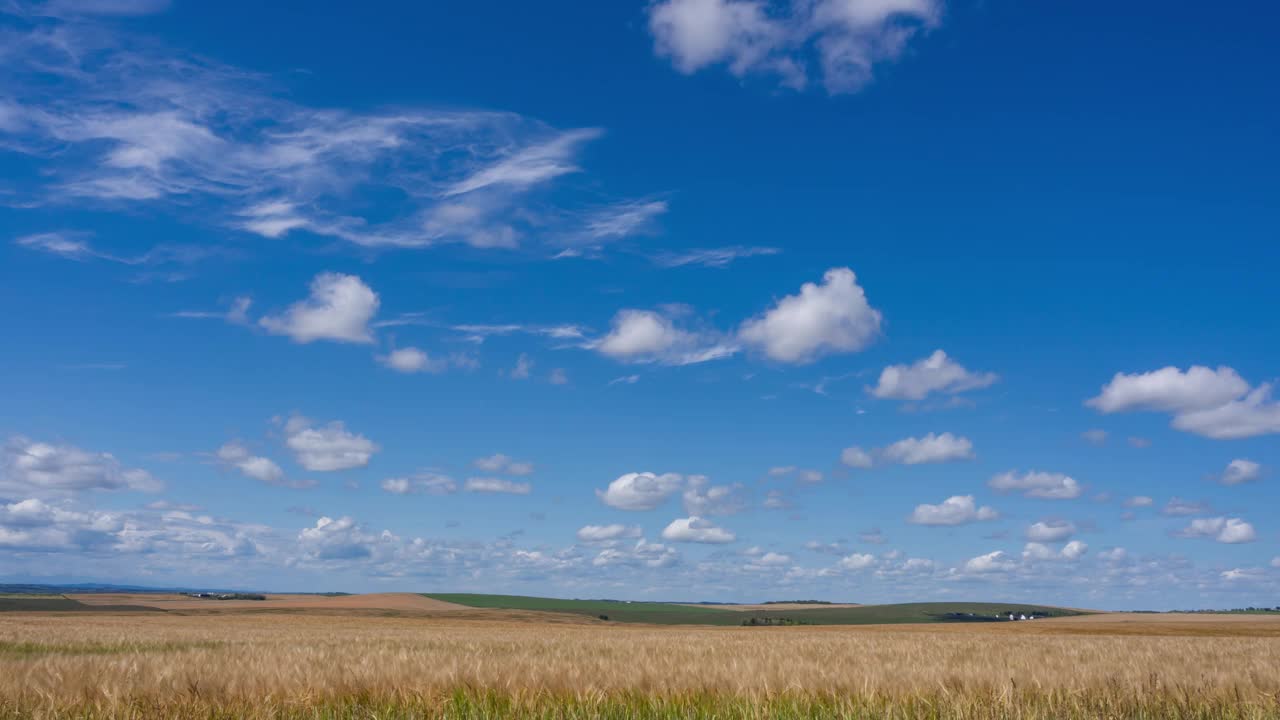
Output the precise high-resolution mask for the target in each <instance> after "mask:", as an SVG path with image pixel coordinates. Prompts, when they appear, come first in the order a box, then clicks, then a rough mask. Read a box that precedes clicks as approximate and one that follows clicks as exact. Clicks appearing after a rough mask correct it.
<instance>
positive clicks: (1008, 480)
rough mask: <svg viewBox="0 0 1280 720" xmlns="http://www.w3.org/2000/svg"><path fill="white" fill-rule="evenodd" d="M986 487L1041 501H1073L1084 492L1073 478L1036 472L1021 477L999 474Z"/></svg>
mask: <svg viewBox="0 0 1280 720" xmlns="http://www.w3.org/2000/svg"><path fill="white" fill-rule="evenodd" d="M987 486H988V487H990V488H991V489H992V490H995V491H997V492H1001V493H1009V492H1020V493H1022V494H1023V495H1024V496H1025V497H1029V498H1039V499H1041V500H1074V499H1075V498H1078V497H1080V495H1081V493H1083V492H1084V488H1082V487H1081V486H1080V483H1078V482H1076V480H1075V478H1072V477H1070V476H1068V475H1063V474H1062V473H1049V472H1036V471H1032V472H1027V473H1023V474H1021V475H1019V474H1018V473H1016V472H1013V471H1010V472H1006V473H1001V474H999V475H996V476H995V477H993V478H991V479H990V480H989V481H987Z"/></svg>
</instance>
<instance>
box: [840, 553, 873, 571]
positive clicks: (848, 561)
mask: <svg viewBox="0 0 1280 720" xmlns="http://www.w3.org/2000/svg"><path fill="white" fill-rule="evenodd" d="M875 564H876V557H875V556H874V555H868V554H866V553H853V554H852V555H846V556H845V557H842V558H840V560H839V562H837V563H836V567H838V568H839V569H841V570H855V571H856V570H866V569H867V568H869V567H873V566H875Z"/></svg>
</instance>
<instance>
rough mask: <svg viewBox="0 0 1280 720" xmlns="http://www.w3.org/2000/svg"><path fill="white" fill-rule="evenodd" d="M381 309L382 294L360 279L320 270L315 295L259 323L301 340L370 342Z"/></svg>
mask: <svg viewBox="0 0 1280 720" xmlns="http://www.w3.org/2000/svg"><path fill="white" fill-rule="evenodd" d="M377 312H378V294H377V293H375V292H374V291H373V290H371V289H370V288H369V286H368V285H365V284H364V282H363V281H362V280H361V279H360V278H358V277H356V276H355V275H343V274H341V273H320V274H319V275H316V276H315V278H314V279H313V280H312V281H311V295H310V296H309V297H308V298H307V299H305V300H301V301H299V302H296V303H294V304H293V305H290V306H289V309H288V310H286V311H285V312H284V313H283V314H281V315H275V316H267V317H264V318H262V319H261V320H259V321H258V323H259V324H260V325H261V326H262V327H264V328H266V330H267V331H268V332H271V333H275V334H277V335H288V336H289V337H290V338H291V339H293V341H294V342H298V343H309V342H314V341H316V340H333V341H336V342H351V343H370V342H373V333H372V331H371V330H370V329H369V321H371V320H372V319H373V316H374V315H375V314H376V313H377ZM393 354H394V353H393ZM397 369H399V368H397Z"/></svg>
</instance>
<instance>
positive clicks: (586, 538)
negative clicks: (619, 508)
mask: <svg viewBox="0 0 1280 720" xmlns="http://www.w3.org/2000/svg"><path fill="white" fill-rule="evenodd" d="M638 537H640V527H639V526H637V525H622V524H620V523H614V524H612V525H584V526H582V527H581V528H579V529H578V539H579V540H581V541H582V542H586V543H598V542H609V541H611V540H621V539H623V538H638Z"/></svg>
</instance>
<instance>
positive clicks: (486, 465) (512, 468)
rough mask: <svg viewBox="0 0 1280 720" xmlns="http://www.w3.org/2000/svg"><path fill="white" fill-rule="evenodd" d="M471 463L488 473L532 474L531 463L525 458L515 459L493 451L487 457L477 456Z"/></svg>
mask: <svg viewBox="0 0 1280 720" xmlns="http://www.w3.org/2000/svg"><path fill="white" fill-rule="evenodd" d="M472 464H474V465H475V466H476V467H477V468H479V469H481V470H483V471H485V472H490V473H505V474H507V475H531V474H533V463H531V462H529V461H527V460H516V459H514V458H511V457H508V456H506V455H503V454H502V453H494V454H493V455H490V456H489V457H483V458H478V459H477V460H475V461H474V462H473V463H472Z"/></svg>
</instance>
